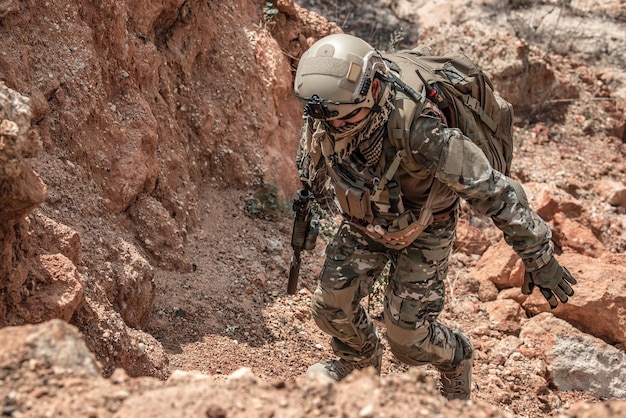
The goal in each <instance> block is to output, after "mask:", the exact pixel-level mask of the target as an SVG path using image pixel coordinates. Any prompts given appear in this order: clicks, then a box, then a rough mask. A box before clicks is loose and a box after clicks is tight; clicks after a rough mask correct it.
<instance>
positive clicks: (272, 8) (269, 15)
mask: <svg viewBox="0 0 626 418" xmlns="http://www.w3.org/2000/svg"><path fill="white" fill-rule="evenodd" d="M278 13H280V11H279V10H278V8H276V5H275V4H274V2H273V1H271V0H268V1H266V2H265V4H264V5H263V17H264V18H265V21H266V22H271V21H272V19H274V16H276V15H277V14H278Z"/></svg>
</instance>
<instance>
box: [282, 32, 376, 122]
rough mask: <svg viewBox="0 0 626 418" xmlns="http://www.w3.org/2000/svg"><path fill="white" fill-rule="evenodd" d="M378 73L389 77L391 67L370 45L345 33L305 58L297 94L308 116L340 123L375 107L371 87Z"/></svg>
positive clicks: (311, 50) (298, 74)
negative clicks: (363, 110) (349, 116)
mask: <svg viewBox="0 0 626 418" xmlns="http://www.w3.org/2000/svg"><path fill="white" fill-rule="evenodd" d="M377 71H378V72H381V73H386V72H387V67H386V65H385V63H384V61H383V60H382V57H381V56H380V54H379V53H378V52H377V51H376V50H375V49H374V48H372V47H371V46H370V45H369V44H368V43H367V42H365V41H364V40H362V39H360V38H357V37H356V36H352V35H348V34H343V33H342V34H335V35H329V36H326V37H324V38H322V39H320V40H318V41H317V42H315V43H314V44H313V45H311V47H310V48H309V49H308V50H307V51H306V52H305V53H304V54H302V57H301V58H300V63H299V64H298V70H297V71H296V79H295V82H294V90H295V93H296V96H297V97H298V98H299V99H300V100H301V101H302V103H303V104H304V112H305V114H307V115H308V116H311V117H313V118H315V119H322V120H333V119H340V118H344V117H345V116H348V115H350V114H351V113H353V112H355V111H356V110H357V109H360V108H363V107H366V108H372V107H373V106H374V104H375V102H376V100H375V98H374V97H372V91H371V88H370V86H371V84H372V80H373V78H374V75H375V74H376V72H377Z"/></svg>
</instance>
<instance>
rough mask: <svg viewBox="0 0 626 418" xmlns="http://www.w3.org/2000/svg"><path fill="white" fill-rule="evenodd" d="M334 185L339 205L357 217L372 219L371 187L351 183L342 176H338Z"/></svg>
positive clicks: (369, 220)
mask: <svg viewBox="0 0 626 418" xmlns="http://www.w3.org/2000/svg"><path fill="white" fill-rule="evenodd" d="M334 186H335V195H336V196H337V200H338V201H339V205H340V206H341V209H342V210H343V211H344V212H345V213H347V214H348V215H350V216H351V217H354V218H357V219H363V220H366V221H368V222H371V221H372V219H373V215H372V206H371V203H370V191H369V189H367V188H366V187H360V186H357V185H355V184H350V183H348V182H347V181H345V180H344V179H343V178H341V177H340V176H338V177H337V179H336V181H335V184H334Z"/></svg>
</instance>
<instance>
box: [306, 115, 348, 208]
mask: <svg viewBox="0 0 626 418" xmlns="http://www.w3.org/2000/svg"><path fill="white" fill-rule="evenodd" d="M315 130H316V129H315V125H314V122H313V120H312V119H309V118H306V119H305V123H304V126H303V127H302V131H301V137H300V143H299V144H298V151H297V153H296V168H297V170H298V174H299V176H300V182H301V183H302V185H303V187H305V188H306V189H308V190H310V191H312V192H313V195H314V196H315V200H316V201H317V203H318V204H319V205H320V207H321V208H322V209H324V210H325V211H327V212H328V213H338V209H337V206H336V204H335V195H334V192H333V190H332V187H331V186H330V184H329V181H328V180H329V179H328V174H327V171H326V162H325V160H324V158H323V156H322V151H321V147H320V144H319V138H316V134H315Z"/></svg>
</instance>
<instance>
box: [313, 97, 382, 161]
mask: <svg viewBox="0 0 626 418" xmlns="http://www.w3.org/2000/svg"><path fill="white" fill-rule="evenodd" d="M381 96H382V97H381V99H380V102H379V103H380V111H379V112H370V114H369V115H368V117H366V118H365V119H363V120H362V121H360V122H357V123H354V124H349V125H346V126H344V127H342V128H340V129H332V132H330V130H331V129H330V128H329V127H328V126H327V125H326V124H325V123H324V122H323V121H319V120H317V121H315V124H314V128H315V133H314V134H313V137H314V138H315V139H317V140H318V141H324V140H328V141H330V142H331V143H333V144H334V146H333V151H334V154H335V155H336V157H337V162H338V163H341V162H342V161H343V160H345V159H346V158H348V157H349V156H350V154H352V152H354V150H355V149H357V147H358V146H359V144H361V143H362V142H363V141H367V140H370V139H372V136H373V135H375V134H376V133H377V131H378V129H379V128H380V127H382V126H383V125H385V124H386V123H387V120H389V115H390V114H391V112H392V111H393V109H394V105H393V100H392V99H393V90H392V89H391V88H390V87H389V86H386V87H385V90H384V91H383V92H382V93H381ZM373 139H375V140H376V141H381V142H382V139H383V135H377V137H376V138H373ZM374 145H375V144H368V148H373V146H374Z"/></svg>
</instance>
